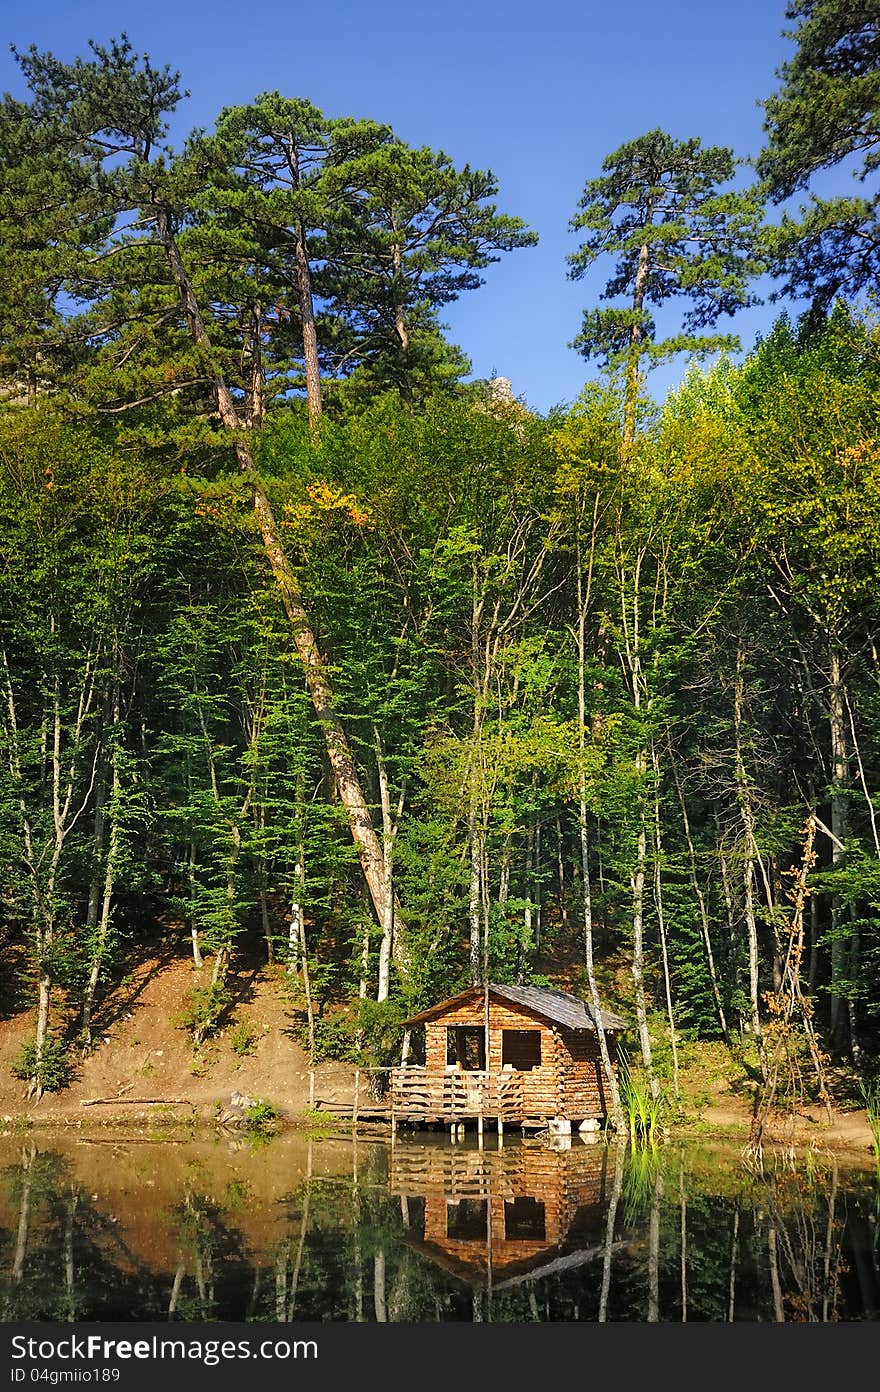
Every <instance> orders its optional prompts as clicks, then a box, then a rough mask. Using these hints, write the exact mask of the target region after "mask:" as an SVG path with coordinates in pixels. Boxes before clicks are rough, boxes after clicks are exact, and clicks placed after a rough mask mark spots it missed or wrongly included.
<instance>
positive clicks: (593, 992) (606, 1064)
mask: <svg viewBox="0 0 880 1392" xmlns="http://www.w3.org/2000/svg"><path fill="white" fill-rule="evenodd" d="M594 536H595V531H594ZM592 550H593V548H592V547H591V553H590V555H591V565H590V572H589V576H588V582H587V586H586V588H585V587H584V581H583V569H582V566H581V555H580V546H579V547H578V628H577V653H578V749H579V753H580V756H581V763H580V771H579V774H578V830H579V832H580V842H581V889H582V892H583V909H584V956H585V961H586V968H587V988H588V990H589V993H590V1009H591V1011H592V1014H593V1019H594V1021H595V1023H596V1037H597V1039H598V1041H599V1056H600V1058H601V1060H602V1072H603V1074H604V1077H605V1082H606V1085H607V1087H608V1092H609V1095H610V1097H611V1108H612V1115H613V1118H614V1126H615V1130H616V1131H617V1134H618V1136H622V1135H623V1134H624V1125H625V1120H624V1115H623V1107H622V1106H621V1102H620V1092H619V1090H618V1087H617V1076H616V1074H615V1072H614V1066H613V1064H612V1062H611V1053H610V1050H609V1048H608V1038H607V1036H606V1034H605V1031H604V1029H602V1028H601V1020H602V1004H601V1001H600V999H599V986H598V983H597V981H596V969H595V963H594V960H593V896H592V887H591V881H590V841H589V828H588V823H587V778H586V769H585V767H584V763H585V754H586V714H587V692H586V622H587V608H588V605H589V601H590V588H591V586H590V580H591V579H592ZM619 1145H620V1142H619V1141H618V1146H619Z"/></svg>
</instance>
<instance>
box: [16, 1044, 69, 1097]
mask: <svg viewBox="0 0 880 1392" xmlns="http://www.w3.org/2000/svg"><path fill="white" fill-rule="evenodd" d="M10 1072H11V1073H12V1075H13V1077H15V1078H21V1079H23V1080H25V1081H26V1082H35V1083H36V1084H37V1086H38V1087H39V1088H40V1090H41V1091H42V1092H61V1091H62V1090H63V1089H64V1088H66V1087H67V1085H68V1083H69V1082H70V1080H71V1077H72V1076H73V1061H72V1059H71V1057H70V1048H69V1045H68V1044H67V1043H66V1042H65V1040H63V1039H59V1038H57V1037H55V1038H53V1037H52V1036H51V1035H50V1036H49V1037H48V1038H47V1039H46V1040H45V1042H44V1044H43V1048H42V1050H41V1052H40V1057H39V1061H38V1059H37V1045H36V1041H35V1040H33V1039H29V1040H28V1041H27V1042H26V1043H25V1044H23V1045H22V1047H21V1049H20V1050H19V1051H18V1053H17V1055H16V1056H15V1059H14V1060H13V1062H12V1064H11V1065H10Z"/></svg>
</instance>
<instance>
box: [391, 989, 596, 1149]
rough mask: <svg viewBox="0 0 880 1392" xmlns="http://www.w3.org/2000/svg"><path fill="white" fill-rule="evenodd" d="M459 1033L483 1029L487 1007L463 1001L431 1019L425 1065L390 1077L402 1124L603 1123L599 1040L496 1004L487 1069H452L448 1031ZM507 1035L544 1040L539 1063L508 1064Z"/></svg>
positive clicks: (491, 1013)
mask: <svg viewBox="0 0 880 1392" xmlns="http://www.w3.org/2000/svg"><path fill="white" fill-rule="evenodd" d="M461 1027H464V1028H469V1029H474V1030H479V1031H481V1032H482V1031H483V1029H484V1027H485V1017H484V1008H483V1002H482V1001H479V1000H476V1001H472V1002H470V1003H464V1004H463V1003H461V1002H459V1003H458V1004H457V1005H454V1006H450V1008H449V1010H448V1011H447V1012H446V1013H445V1014H442V1015H439V1016H436V1017H435V1018H434V1019H432V1020H429V1021H426V1023H425V1064H424V1067H419V1068H415V1067H404V1068H399V1069H395V1070H394V1072H393V1074H392V1098H391V1100H392V1107H393V1110H394V1112H395V1114H396V1115H397V1116H399V1117H400V1118H401V1119H406V1118H410V1119H413V1120H422V1121H430V1120H436V1121H442V1120H452V1119H455V1118H459V1119H464V1118H466V1117H467V1118H473V1117H478V1116H481V1115H482V1116H483V1117H493V1118H494V1117H498V1118H500V1119H502V1120H504V1121H509V1122H514V1123H516V1122H534V1123H541V1122H544V1121H547V1120H549V1119H550V1118H551V1117H563V1118H567V1119H568V1120H571V1121H581V1120H583V1119H585V1118H587V1117H591V1118H600V1119H601V1118H604V1116H605V1114H606V1099H605V1091H606V1090H605V1087H604V1084H603V1078H602V1067H601V1059H600V1054H599V1044H598V1040H597V1038H596V1037H595V1036H594V1035H591V1034H586V1033H584V1032H583V1031H577V1030H566V1029H563V1028H561V1027H559V1026H556V1025H554V1024H552V1023H551V1022H550V1021H548V1020H546V1019H543V1018H542V1017H540V1016H538V1015H532V1014H530V1013H529V1012H528V1011H527V1010H525V1009H523V1008H517V1007H515V1006H513V1005H511V1004H508V1003H506V1002H500V1001H497V1000H490V1002H489V1057H488V1068H487V1069H486V1070H485V1071H483V1070H473V1069H463V1068H461V1067H460V1066H458V1065H457V1064H448V1063H447V1061H446V1059H447V1030H448V1029H454V1028H461ZM504 1030H515V1031H517V1032H520V1031H524V1030H527V1031H529V1032H534V1033H537V1034H539V1035H540V1040H541V1062H540V1065H539V1066H537V1067H534V1068H526V1069H518V1068H513V1067H510V1066H509V1065H508V1066H507V1067H505V1066H503V1064H502V1059H503V1054H504V1041H503V1032H504ZM513 1043H514V1046H515V1044H516V1041H513ZM514 1052H515V1047H514ZM510 1057H511V1051H510V1048H508V1058H510Z"/></svg>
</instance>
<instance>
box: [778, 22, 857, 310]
mask: <svg viewBox="0 0 880 1392" xmlns="http://www.w3.org/2000/svg"><path fill="white" fill-rule="evenodd" d="M785 13H786V18H788V19H792V20H796V21H797V28H795V29H794V30H793V31H790V32H789V34H788V37H789V38H791V39H792V40H793V41H794V43H795V44H796V45H797V48H796V52H795V54H794V56H793V57H792V58H791V59H790V60H789V61H788V62H787V63H784V64H783V66H782V68H781V69H780V71H779V77H780V80H781V85H780V88H779V91H777V92H775V93H774V94H773V96H771V97H769V98H768V99H767V101H765V103H764V112H765V123H764V128H765V131H766V133H767V143H766V145H765V147H764V149H763V150H762V152H761V155H760V156H759V159H758V161H757V167H758V173H759V174H760V176H761V178H762V180H763V182H764V187H765V189H766V191H767V192H768V193H769V195H770V196H771V197H772V199H773V200H774V201H775V202H777V203H780V202H782V201H783V200H785V199H787V198H789V197H791V196H792V195H793V194H795V193H797V192H799V191H800V190H803V189H806V188H808V186H809V184H810V181H811V179H812V178H813V176H814V175H815V174H818V173H819V172H820V171H821V170H825V169H833V168H836V167H837V166H839V165H842V164H845V163H846V164H848V165H850V166H851V168H852V173H853V174H854V176H855V177H856V178H857V179H858V180H859V181H860V183H861V184H862V186H863V187H864V189H865V192H864V193H860V194H858V195H852V196H850V197H841V196H838V197H830V198H819V197H816V196H814V197H813V198H812V201H811V202H810V204H809V205H807V206H806V207H803V208H801V210H800V212H799V214H798V215H797V216H791V215H790V214H786V215H785V216H784V217H783V220H782V223H781V226H780V227H779V228H777V229H774V230H773V233H772V235H771V247H772V252H773V265H774V269H775V270H776V272H777V274H779V275H780V276H782V277H783V279H784V287H783V292H782V293H784V294H797V295H804V296H807V297H809V298H810V300H811V301H812V302H813V305H814V308H815V309H816V311H817V312H818V313H820V314H824V313H825V311H826V310H827V309H828V307H829V306H830V305H831V303H832V302H833V300H834V298H835V296H837V295H841V294H842V295H847V296H853V295H857V294H859V293H860V292H862V291H865V290H868V289H871V288H875V287H876V285H877V279H878V272H880V191H878V190H877V184H876V174H877V169H878V167H880V4H878V2H877V0H791V3H789V5H788V7H787V9H786V12H785Z"/></svg>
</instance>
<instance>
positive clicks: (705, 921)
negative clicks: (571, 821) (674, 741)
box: [670, 747, 730, 1044]
mask: <svg viewBox="0 0 880 1392" xmlns="http://www.w3.org/2000/svg"><path fill="white" fill-rule="evenodd" d="M671 753H672V750H671V747H670V755H671ZM672 776H673V778H674V779H675V787H676V790H677V792H678V801H679V805H680V807H681V820H682V826H683V827H684V835H685V840H686V841H687V847H688V855H689V857H690V866H691V884H692V885H693V887H694V894H695V895H696V896H697V903H698V905H699V908H700V931H701V934H702V938H703V947H704V949H705V952H706V966H707V967H708V969H709V981H710V982H711V985H712V999H713V1000H714V1002H715V1011H716V1013H717V1015H718V1023H719V1024H720V1026H721V1035H722V1038H723V1039H724V1042H725V1044H730V1033H729V1031H728V1028H727V1017H726V1016H725V1013H724V1006H723V1004H722V1002H721V991H720V989H719V986H718V975H717V972H716V971H715V955H714V953H713V951H712V939H711V937H710V935H709V907H708V905H707V903H706V896H705V894H704V893H703V891H702V889H701V887H700V880H699V876H698V874H697V853H696V850H695V847H694V841H693V837H692V836H691V824H690V821H689V819H688V814H687V803H686V802H685V796H684V789H683V788H682V786H681V780H680V779H679V776H678V770H677V769H676V767H675V763H674V761H673V763H672Z"/></svg>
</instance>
